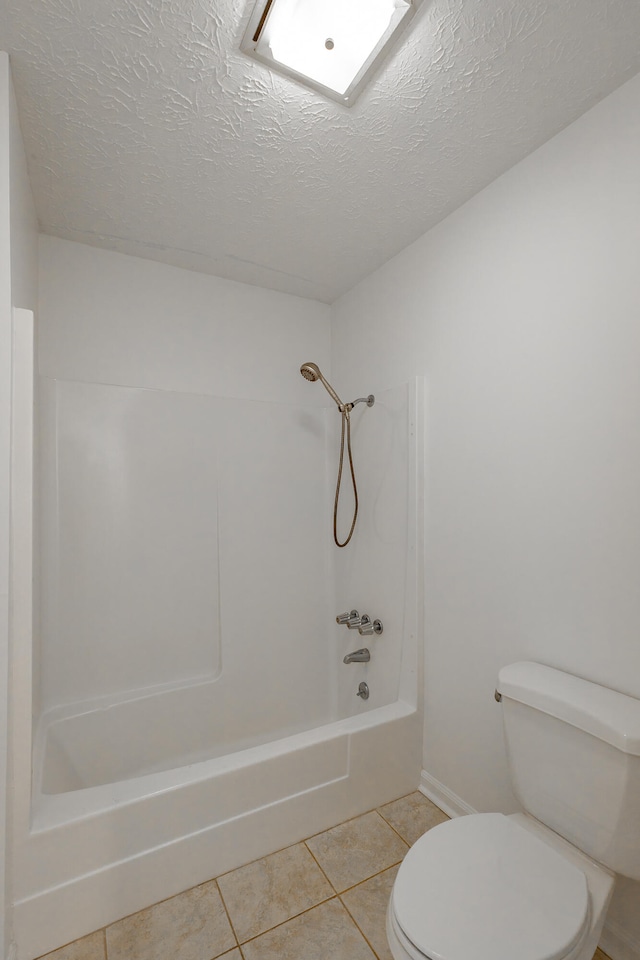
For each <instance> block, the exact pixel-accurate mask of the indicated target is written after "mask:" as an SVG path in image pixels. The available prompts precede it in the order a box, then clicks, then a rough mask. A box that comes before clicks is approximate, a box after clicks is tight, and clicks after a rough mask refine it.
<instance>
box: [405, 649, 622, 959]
mask: <svg viewBox="0 0 640 960" xmlns="http://www.w3.org/2000/svg"><path fill="white" fill-rule="evenodd" d="M496 699H497V700H498V701H499V702H500V703H501V705H502V712H503V721H504V731H505V738H506V746H507V758H508V761H509V769H510V773H511V779H512V784H513V788H514V792H515V794H516V797H517V798H518V800H519V801H520V803H521V804H522V807H523V809H524V811H525V812H524V813H518V814H511V815H510V816H505V815H504V814H502V813H487V814H471V815H469V816H463V817H458V818H455V819H453V820H449V821H448V822H446V823H443V824H440V825H438V826H437V827H433V828H432V829H431V830H429V831H428V832H427V833H426V834H425V835H424V836H423V837H421V838H420V839H419V840H418V841H417V842H416V843H415V844H414V845H413V847H411V849H410V850H409V852H408V853H407V855H406V857H405V859H404V861H403V862H402V864H401V865H400V868H399V870H398V873H397V875H396V879H395V882H394V885H393V890H392V893H391V898H390V900H389V906H388V909H387V939H388V942H389V947H390V949H391V953H392V955H393V957H394V960H592V957H593V954H594V952H595V950H596V947H597V945H598V941H599V939H600V934H601V932H602V927H603V925H604V921H605V918H606V913H607V908H608V906H609V902H610V899H611V895H612V893H613V888H614V883H615V877H616V874H622V875H624V876H627V877H630V878H632V879H634V880H638V879H640V831H638V829H637V823H638V822H639V819H640V700H637V699H635V698H633V697H628V696H626V695H624V694H621V693H617V692H615V691H613V690H609V689H607V688H604V687H601V686H600V685H599V684H594V683H591V682H589V681H586V680H582V679H580V678H578V677H573V676H571V675H569V674H566V673H564V672H562V671H559V670H555V669H553V668H551V667H546V666H543V665H542V664H536V663H530V662H526V663H517V664H511V665H510V666H508V667H505V668H503V669H502V670H501V671H500V674H499V678H498V689H497V691H496Z"/></svg>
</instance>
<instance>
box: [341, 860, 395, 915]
mask: <svg viewBox="0 0 640 960" xmlns="http://www.w3.org/2000/svg"><path fill="white" fill-rule="evenodd" d="M407 852H408V851H407ZM402 859H404V857H403V858H402ZM401 863H402V860H396V862H395V863H390V864H389V866H388V867H383V868H382V870H378V872H377V873H372V874H371V876H370V877H365V878H364V880H358V882H357V883H352V884H351V886H350V887H345V889H344V890H342V891H341V892H340V893H339V894H338V896H339V897H342V896H343V895H344V894H345V893H351V891H352V890H355V889H356V887H361V886H362V885H363V883H369V880H374V879H375V878H376V877H381V876H382V874H383V873H386V872H387V870H393V868H394V867H399V866H400V864H401ZM347 909H348V908H347Z"/></svg>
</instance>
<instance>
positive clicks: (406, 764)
mask: <svg viewBox="0 0 640 960" xmlns="http://www.w3.org/2000/svg"><path fill="white" fill-rule="evenodd" d="M147 707H148V705H147ZM94 719H95V718H94ZM85 721H86V718H85ZM72 727H73V724H72V723H71V724H70V725H69V729H68V730H67V731H66V733H71V730H72ZM78 729H79V728H78ZM75 732H77V731H74V733H75ZM60 733H61V731H60V730H58V731H56V736H58V746H60V740H61V739H63V738H61V737H60V736H59V734H60ZM93 733H95V730H93ZM69 739H71V737H70V738H69ZM52 742H53V741H52ZM420 744H421V721H420V719H419V713H418V711H417V710H416V708H415V705H412V704H408V703H405V702H403V701H397V702H396V703H394V704H391V705H388V706H385V707H379V708H377V709H374V710H370V711H368V712H364V713H362V714H361V715H360V716H357V717H351V718H349V719H344V720H339V721H336V722H333V723H328V724H326V725H324V726H321V727H317V728H315V729H313V730H308V731H306V732H304V733H297V734H294V735H292V736H288V737H284V738H282V739H279V740H276V741H273V742H271V743H265V744H262V745H260V746H255V747H250V748H248V749H244V750H240V751H238V752H236V753H233V754H228V755H226V756H219V757H217V758H214V759H209V760H200V761H199V762H194V763H190V764H188V765H185V766H180V767H173V768H172V769H167V770H163V771H160V772H155V773H146V774H144V775H141V776H136V777H130V778H128V779H121V780H118V781H117V782H111V783H105V784H101V785H96V786H85V787H82V788H76V789H71V790H66V791H65V792H57V793H48V794H47V793H43V792H42V790H41V789H37V791H35V792H34V797H33V819H32V823H31V829H30V833H29V838H28V843H27V844H25V846H24V848H23V850H22V856H21V857H20V869H19V871H18V875H17V877H16V880H17V884H16V889H15V894H16V906H15V912H14V931H15V937H16V941H17V943H18V945H19V954H18V956H19V960H31V958H33V957H37V956H39V955H40V954H42V953H43V952H47V951H49V950H50V949H52V948H55V947H56V946H59V945H61V944H63V943H66V942H69V941H70V940H72V939H75V938H77V937H80V936H83V935H84V934H86V933H89V932H91V931H92V930H95V929H98V928H99V927H102V926H104V925H106V924H108V923H110V922H113V921H114V920H116V919H118V918H119V917H122V916H125V915H127V914H130V913H132V912H135V911H136V910H139V909H142V908H143V907H145V906H148V905H149V904H152V903H155V902H157V901H159V900H162V899H165V898H166V897H169V896H172V895H173V894H175V893H178V892H180V891H181V890H185V889H187V888H189V887H191V886H194V885H196V884H198V883H202V882H204V881H205V880H208V879H210V878H212V877H214V876H217V875H219V874H221V873H223V872H225V871H227V870H231V869H234V868H235V867H237V866H240V865H241V864H243V863H247V862H249V861H251V860H253V859H256V858H257V857H261V856H264V855H265V854H267V853H270V852H272V851H274V850H276V849H279V848H281V847H283V846H286V845H288V844H291V843H295V842H297V841H298V840H301V839H303V838H304V837H307V836H310V835H312V834H313V833H316V832H318V831H321V830H324V829H326V828H327V827H329V826H332V825H333V824H335V823H338V822H340V821H342V820H345V819H347V818H349V817H351V816H354V815H356V814H358V813H361V812H363V811H365V810H368V809H371V808H372V807H374V806H377V805H379V804H381V803H384V802H386V801H388V800H392V799H394V798H395V797H398V796H401V795H402V794H405V793H408V792H410V791H411V790H413V789H415V787H416V786H417V784H418V781H419V776H420V753H421V749H420ZM121 746H122V753H123V755H124V756H125V757H128V758H129V759H131V753H130V751H129V750H128V748H127V746H126V744H125V743H124V742H122V744H121ZM114 752H117V751H114ZM44 756H45V758H46V753H45V755H44ZM47 762H48V764H49V766H48V768H47V776H48V777H49V778H50V781H49V784H48V786H49V789H52V788H53V787H56V788H60V787H62V786H64V783H65V777H67V776H68V775H69V771H68V767H66V766H65V765H64V764H62V765H60V766H59V767H58V769H56V763H55V757H54V756H53V754H50V755H49V758H48V760H47V759H45V766H44V767H43V770H44V769H45V768H46V767H47ZM122 770H123V771H124V766H123V768H122ZM76 772H77V771H76ZM92 775H93V774H92ZM70 782H71V781H67V785H70ZM75 782H76V783H77V780H76V781H75Z"/></svg>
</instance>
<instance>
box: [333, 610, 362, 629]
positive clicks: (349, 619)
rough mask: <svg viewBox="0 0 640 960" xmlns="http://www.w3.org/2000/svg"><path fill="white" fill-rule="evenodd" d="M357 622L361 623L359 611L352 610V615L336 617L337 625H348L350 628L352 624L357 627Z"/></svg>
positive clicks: (343, 614) (345, 614) (344, 614)
mask: <svg viewBox="0 0 640 960" xmlns="http://www.w3.org/2000/svg"><path fill="white" fill-rule="evenodd" d="M356 621H357V622H358V623H360V614H359V613H358V611H357V610H351V611H350V613H339V614H338V616H337V617H336V623H346V625H347V626H348V627H350V626H351V624H354V625H355V626H357V623H356Z"/></svg>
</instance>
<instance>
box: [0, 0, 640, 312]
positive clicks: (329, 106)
mask: <svg viewBox="0 0 640 960" xmlns="http://www.w3.org/2000/svg"><path fill="white" fill-rule="evenodd" d="M252 3H253V0H208V2H207V0H0V47H2V48H3V49H6V50H7V51H8V52H9V54H10V55H11V60H12V67H13V74H14V81H15V87H16V93H17V97H18V103H19V107H20V111H21V119H22V127H23V133H24V139H25V143H26V147H27V153H28V158H29V168H30V174H31V178H32V184H33V189H34V194H35V199H36V206H37V210H38V215H39V218H40V224H41V227H42V229H43V231H45V232H46V233H51V234H54V235H56V236H60V237H66V238H68V239H71V240H78V241H81V242H84V243H90V244H95V245H99V246H104V247H108V248H110V249H115V250H120V251H123V252H125V253H133V254H136V255H139V256H143V257H148V258H151V259H154V260H162V261H165V262H168V263H174V264H176V265H178V266H185V267H189V268H191V269H195V270H200V271H203V272H208V273H214V274H218V275H220V276H225V277H231V278H233V279H237V280H242V281H246V282H249V283H256V284H260V285H262V286H266V287H273V288H274V289H279V290H285V291H288V292H290V293H296V294H300V295H302V296H306V297H311V298H315V299H319V300H326V301H331V300H333V299H334V298H335V297H336V296H338V295H339V294H340V293H342V292H343V291H345V290H347V289H348V288H350V287H351V286H352V285H353V284H354V283H356V282H357V281H358V280H359V279H361V278H362V277H363V276H365V275H366V274H367V273H369V272H371V271H372V270H374V269H375V268H376V267H377V266H379V265H380V264H381V263H383V262H384V261H385V260H387V259H389V257H391V256H393V255H394V254H395V253H397V252H398V251H399V250H401V249H402V248H403V247H404V246H406V245H407V244H408V243H410V242H411V241H412V240H414V239H415V238H416V237H418V236H419V235H420V234H422V233H423V232H424V231H425V230H427V229H428V228H429V227H430V226H432V225H433V224H435V223H437V222H438V221H439V220H441V219H442V218H443V217H444V216H445V215H446V214H447V213H449V212H450V211H451V210H453V209H455V208H456V207H457V206H459V205H460V204H461V203H463V202H464V201H465V200H466V199H467V198H468V197H470V196H471V195H472V194H474V193H476V192H477V191H478V190H480V189H481V188H482V187H483V186H485V185H486V184H487V183H489V182H490V181H491V180H493V179H495V177H496V176H498V175H499V174H500V173H502V172H503V171H504V170H506V169H507V168H508V167H510V166H511V165H513V164H514V163H515V162H517V161H518V160H519V159H521V158H522V157H524V156H526V155H527V154H528V153H530V152H531V151H532V150H533V149H535V148H536V147H537V146H539V145H540V144H541V143H543V142H544V141H545V140H547V139H548V138H549V137H551V136H552V135H553V134H554V133H556V132H557V131H559V130H560V129H562V128H563V127H564V126H566V125H567V124H568V123H570V122H571V121H572V120H574V119H575V118H576V117H578V116H580V114H581V113H583V112H584V111H585V110H587V109H588V108H589V107H591V106H592V105H593V104H594V103H596V102H597V101H598V100H599V99H601V98H602V97H603V96H605V95H606V94H607V93H609V92H611V91H612V90H614V89H615V88H616V87H617V86H619V85H620V84H621V83H623V82H624V81H625V80H626V79H627V78H629V77H630V76H632V75H633V74H635V73H636V72H638V70H640V3H639V2H638V0H432V2H429V0H425V4H424V6H423V8H422V9H421V11H420V13H419V14H418V17H417V18H416V20H415V21H414V23H413V26H412V28H411V30H410V33H409V34H408V35H407V36H406V37H405V39H404V41H403V42H402V43H401V44H400V46H399V47H398V48H397V49H396V51H395V53H394V55H393V56H392V58H391V59H390V61H389V62H388V63H387V65H386V66H385V67H384V68H383V70H382V71H381V72H380V73H379V74H378V75H377V77H376V78H375V80H374V81H373V83H372V84H371V85H370V86H369V87H368V89H367V90H366V91H365V92H364V93H363V95H362V96H361V98H360V100H359V101H358V102H357V103H356V105H355V106H354V107H352V108H350V109H347V108H345V107H343V106H341V105H339V104H336V103H333V102H330V101H327V100H324V99H323V98H322V97H320V96H319V95H317V94H315V93H313V92H311V91H309V90H306V89H305V88H303V87H301V86H299V85H297V84H295V83H294V82H292V81H290V80H288V79H286V78H284V77H280V76H277V75H275V74H271V73H269V71H268V70H267V69H266V68H265V67H263V66H262V65H260V64H258V63H256V62H254V61H251V60H249V59H248V58H246V57H245V56H244V55H243V54H241V53H240V52H239V49H238V48H239V44H240V40H241V37H242V34H243V32H244V28H245V25H246V22H247V20H248V16H249V12H250V9H251V6H252Z"/></svg>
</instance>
